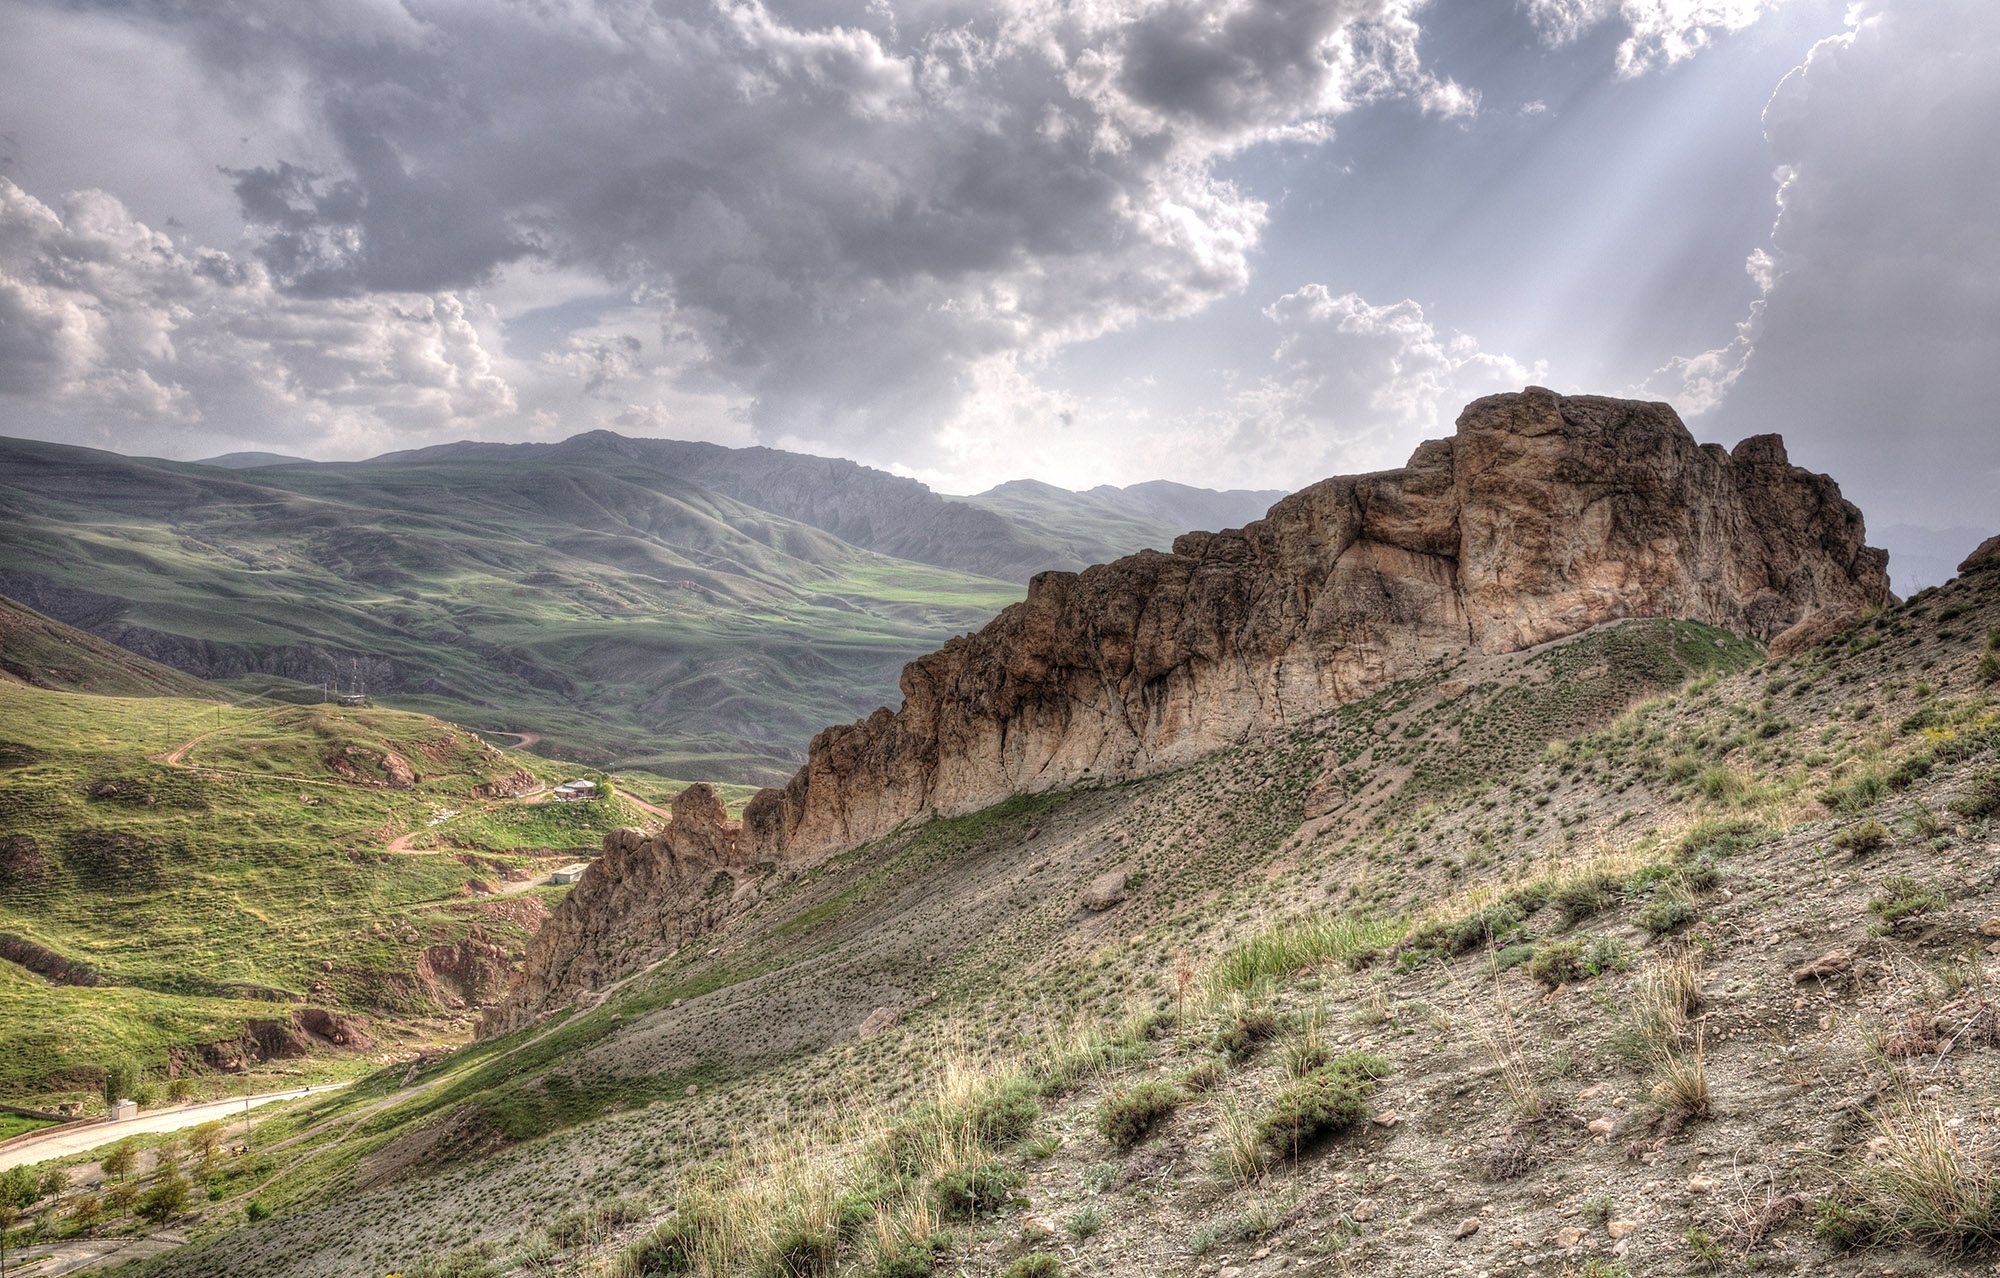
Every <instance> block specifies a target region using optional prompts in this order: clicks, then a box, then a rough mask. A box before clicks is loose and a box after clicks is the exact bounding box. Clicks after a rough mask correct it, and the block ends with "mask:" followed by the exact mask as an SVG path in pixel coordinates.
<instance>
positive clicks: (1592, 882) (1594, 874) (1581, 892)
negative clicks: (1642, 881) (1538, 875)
mask: <svg viewBox="0 0 2000 1278" xmlns="http://www.w3.org/2000/svg"><path fill="white" fill-rule="evenodd" d="M1618 886H1619V882H1618V876H1617V875H1615V874H1612V873H1609V872H1608V871H1604V870H1594V871H1591V872H1589V873H1585V874H1577V875H1572V876H1570V877H1569V878H1566V879H1564V880H1562V881H1561V882H1559V883H1557V884H1556V885H1555V887H1553V888H1552V889H1550V891H1549V904H1550V905H1551V906H1553V907H1554V908H1555V909H1557V910H1560V911H1561V912H1562V916H1563V926H1565V927H1575V926H1576V925H1577V924H1578V923H1581V922H1583V921H1584V920H1585V919H1587V918H1590V917H1591V916H1592V915H1594V914H1598V913H1601V912H1602V911H1604V910H1606V909H1608V908H1609V907H1610V905H1611V903H1612V902H1613V901H1615V900H1617V899H1618V897H1617V890H1618Z"/></svg>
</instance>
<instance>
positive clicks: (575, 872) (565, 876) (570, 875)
mask: <svg viewBox="0 0 2000 1278" xmlns="http://www.w3.org/2000/svg"><path fill="white" fill-rule="evenodd" d="M584 865H585V863H584V862H582V861H577V862H575V863H574V864H571V865H565V866H563V867H562V868H560V869H556V870H551V871H549V882H551V883H574V882H576V881H577V880H578V879H580V878H582V877H583V868H584Z"/></svg>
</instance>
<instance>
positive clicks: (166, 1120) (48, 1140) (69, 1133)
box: [0, 1083, 347, 1171]
mask: <svg viewBox="0 0 2000 1278" xmlns="http://www.w3.org/2000/svg"><path fill="white" fill-rule="evenodd" d="M346 1086H347V1084H346V1083H324V1084H321V1085H320V1086H317V1087H292V1088H287V1089H286V1090H284V1091H281V1092H262V1093H260V1094H258V1095H255V1096H252V1097H250V1098H248V1100H247V1101H246V1100H245V1099H244V1098H243V1097H240V1096H239V1097H237V1098H236V1099H234V1100H224V1101H204V1102H202V1103H201V1104H199V1105H182V1106H179V1107H178V1108H175V1109H161V1110H154V1111H153V1112H152V1113H150V1114H141V1115H139V1116H138V1117H137V1118H128V1119H126V1120H124V1121H123V1122H117V1123H64V1124H63V1125H62V1126H60V1127H53V1128H50V1129H49V1130H48V1131H47V1132H44V1133H42V1134H41V1135H39V1136H38V1137H36V1138H35V1139H34V1140H26V1141H22V1142H21V1143H20V1144H18V1145H13V1146H10V1147H8V1148H7V1149H4V1150H0V1171H6V1170H7V1169H8V1168H10V1167H18V1166H22V1165H24V1164H27V1163H40V1162H46V1161H47V1160H49V1159H51V1158H67V1157H69V1156H70V1155H71V1154H81V1153H83V1152H84V1151H85V1150H87V1149H96V1148H97V1147H98V1146H99V1145H108V1144H110V1143H111V1142H112V1141H115V1140H121V1139H123V1138H124V1137H127V1136H136V1135H139V1134H141V1133H152V1132H174V1131H179V1130H180V1129H181V1128H183V1127H193V1126H194V1125H195V1124H197V1123H206V1122H209V1121H210V1120H212V1119H218V1118H219V1119H223V1120H227V1119H230V1118H234V1117H236V1116H237V1115H238V1114H241V1113H242V1112H243V1111H244V1109H245V1107H246V1106H257V1105H263V1104H266V1103H268V1102H270V1101H279V1100H296V1099H297V1098H299V1097H301V1096H313V1095H317V1094H318V1093H320V1092H330V1091H333V1090H335V1089H336V1088H341V1087H346Z"/></svg>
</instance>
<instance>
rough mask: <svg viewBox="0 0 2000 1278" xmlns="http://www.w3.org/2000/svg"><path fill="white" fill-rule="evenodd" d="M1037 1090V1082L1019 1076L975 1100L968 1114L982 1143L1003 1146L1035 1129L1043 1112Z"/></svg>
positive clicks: (994, 1147) (973, 1130)
mask: <svg viewBox="0 0 2000 1278" xmlns="http://www.w3.org/2000/svg"><path fill="white" fill-rule="evenodd" d="M1035 1091H1036V1087H1035V1084H1033V1083H1031V1082H1029V1081H1028V1080H1027V1079H1025V1078H1015V1079H1010V1080H1009V1081H1008V1082H1007V1083H1005V1084H1003V1085H1002V1086H1000V1087H998V1088H996V1089H995V1090H994V1091H992V1092H991V1093H989V1094H987V1095H986V1096H983V1097H981V1098H980V1099H979V1100H977V1101H975V1102H974V1103H973V1105H972V1112H971V1113H970V1114H969V1115H968V1118H969V1119H970V1121H971V1124H972V1132H973V1134H974V1135H975V1136H977V1137H978V1138H979V1140H980V1143H982V1144H984V1145H986V1146H988V1147H989V1148H992V1149H1002V1148H1005V1147H1006V1146H1008V1145H1011V1144H1013V1143H1014V1142H1015V1141H1017V1140H1020V1139H1021V1138H1022V1137H1024V1136H1026V1135H1027V1134H1028V1133H1029V1132H1030V1131H1032V1130H1034V1126H1035V1120H1036V1119H1038V1118H1040V1117H1041V1116H1042V1107H1041V1104H1040V1102H1038V1101H1037V1100H1036V1099H1035Z"/></svg>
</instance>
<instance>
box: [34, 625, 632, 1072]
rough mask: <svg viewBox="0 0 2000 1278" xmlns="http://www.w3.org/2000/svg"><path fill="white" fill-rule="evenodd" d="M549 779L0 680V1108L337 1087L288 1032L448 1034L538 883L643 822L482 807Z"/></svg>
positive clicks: (432, 752)
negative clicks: (192, 1083) (310, 1013)
mask: <svg viewBox="0 0 2000 1278" xmlns="http://www.w3.org/2000/svg"><path fill="white" fill-rule="evenodd" d="M48 624H49V625H50V626H51V627H53V628H55V629H57V630H58V631H60V629H62V628H60V627H54V623H48ZM59 639H60V635H59V634H58V640H59ZM189 682H191V681H189ZM573 774H574V770H573V769H570V770H565V769H562V768H559V767H558V766H557V765H554V764H551V763H549V762H548V761H547V760H543V759H539V758H536V757H534V756H532V755H527V754H523V753H519V752H504V753H503V752H502V751H499V750H496V749H494V748H493V747H492V746H490V745H488V744H486V743H485V742H483V741H481V740H480V739H479V738H478V737H476V736H474V735H472V734H471V733H468V732H466V731H464V730H463V729H460V728H457V727H455V726H453V725H451V724H448V723H443V722H440V721H438V720H436V719H431V718H428V717H425V716H422V715H414V714H408V713H403V712H400V711H394V710H379V709H344V708H339V707H332V706H290V705H283V704H278V705H265V706H261V707H254V708H249V707H236V706H230V705H225V704H221V703H218V702H215V701H204V700H191V699H187V698H182V697H172V696H149V697H108V696H89V695H81V694H77V693H71V692H61V691H50V690H46V689H41V688H32V687H25V686H22V685H20V684H16V683H11V682H0V958H4V959H5V960H7V961H4V962H0V1025H4V1027H5V1030H4V1034H0V1099H4V1100H8V1101H14V1102H21V1101H28V1100H36V1101H45V1100H49V1099H59V1098H72V1099H73V1098H79V1097H82V1096H84V1095H87V1094H88V1093H89V1092H90V1090H91V1089H92V1087H94V1085H95V1078H96V1071H97V1070H98V1068H99V1067H100V1066H101V1065H102V1064H103V1063H104V1061H105V1060H106V1059H107V1058H108V1057H111V1056H120V1055H122V1056H128V1057H131V1058H133V1059H134V1060H135V1061H136V1062H137V1063H139V1064H140V1065H142V1066H143V1067H144V1068H145V1069H146V1070H147V1071H148V1072H149V1073H150V1074H152V1075H153V1076H154V1077H155V1078H161V1077H164V1076H165V1074H166V1073H167V1072H168V1071H169V1068H170V1066H171V1068H172V1069H173V1070H175V1071H176V1072H178V1073H180V1074H183V1075H187V1076H190V1077H192V1078H194V1079H196V1080H198V1081H199V1080H213V1079H215V1078H217V1073H216V1071H217V1070H218V1069H219V1068H221V1067H223V1066H225V1065H227V1064H229V1063H231V1062H234V1061H241V1060H243V1059H244V1058H245V1057H246V1056H247V1057H248V1058H249V1059H251V1060H252V1061H253V1062H257V1061H261V1065H260V1068H261V1069H263V1070H266V1071H269V1070H281V1071H282V1070H284V1069H292V1070H294V1071H296V1070H297V1069H298V1068H305V1067H310V1068H321V1069H323V1068H338V1067H339V1066H338V1062H339V1061H340V1060H342V1059H348V1057H345V1056H343V1054H342V1053H341V1052H339V1051H335V1050H334V1047H335V1045H334V1044H333V1043H332V1042H331V1041H330V1040H329V1039H328V1036H327V1035H326V1034H323V1033H322V1034H315V1033H312V1032H307V1030H304V1029H301V1028H300V1027H299V1026H298V1025H296V1024H294V1023H293V1021H294V1019H295V1017H296V1016H298V1015H301V1014H303V1013H304V1011H305V1010H306V1009H309V1008H310V1009H323V1010H325V1011H328V1012H330V1013H332V1014H334V1015H335V1016H337V1017H340V1018H348V1019H351V1018H352V1017H353V1016H354V1015H356V1014H361V1015H362V1016H363V1017H364V1020H362V1021H359V1022H354V1025H355V1026H356V1027H364V1026H365V1027H366V1028H365V1029H364V1030H363V1033H364V1034H365V1036H366V1037H367V1038H370V1039H373V1040H375V1041H376V1043H377V1044H378V1045H379V1046H381V1047H385V1048H399V1047H400V1048H409V1047H414V1046H424V1045H428V1044H431V1043H435V1042H437V1041H440V1040H441V1039H450V1038H453V1037H457V1036H460V1035H462V1034H463V1033H464V1032H465V1029H466V1025H465V1022H464V1018H465V1016H466V1014H467V1010H466V1009H467V1008H468V1007H469V1006H472V1005H476V1004H477V1003H478V1002H480V1001H482V1000H484V999H486V998H489V997H491V996H492V995H493V994H495V993H496V992H497V991H498V990H499V988H500V987H501V985H502V984H503V982H504V980H505V976H506V969H507V965H508V963H509V962H510V961H511V959H512V956H513V955H515V954H517V953H518V951H519V949H520V947H521V945H522V944H524V943H525V941H526V940H527V938H528V937H529V936H530V935H532V934H533V931H534V929H535V927H536V926H537V925H538V924H539V923H540V921H541V919H542V918H544V917H546V906H545V904H544V902H545V901H553V900H554V899H556V898H558V897H560V895H561V894H562V893H563V892H564V891H566V890H567V889H566V888H551V887H546V886H536V883H537V881H538V880H539V879H540V878H541V877H543V876H545V873H546V871H547V870H548V868H550V866H551V865H552V864H554V863H556V862H557V860H558V859H560V858H563V857H566V856H571V855H574V853H573V851H572V850H573V849H578V848H595V847H596V846H597V845H598V844H599V843H600V842H601V840H602V838H603V835H604V833H605V831H607V830H608V829H610V828H613V827H614V826H618V825H631V824H641V823H643V822H644V821H645V820H646V819H647V814H646V813H644V812H642V811H640V810H638V809H636V808H633V807H631V806H629V805H628V804H626V803H625V802H624V801H623V800H622V799H618V798H614V799H612V800H608V801H601V802H597V803H570V804H557V803H535V802H529V801H514V800H511V799H509V798H507V797H506V796H508V795H510V794H514V793H517V792H521V791H532V790H535V789H537V788H538V787H540V786H543V785H546V784H548V783H549V782H552V781H555V780H560V779H564V778H566V777H568V776H570V775H573ZM346 1023H347V1020H346V1019H343V1020H342V1021H339V1022H332V1021H325V1020H309V1021H308V1025H309V1026H315V1027H317V1028H318V1029H320V1030H325V1029H327V1028H328V1027H329V1026H331V1025H336V1024H346ZM273 1025H276V1026H278V1027H279V1028H278V1029H277V1030H272V1029H270V1028H269V1027H270V1026H273ZM260 1026H262V1027H264V1028H263V1029H261V1030H260V1028H259V1027H260ZM343 1032H344V1031H343ZM260 1033H261V1035H262V1037H261V1038H260ZM295 1050H304V1051H306V1052H307V1055H308V1057H311V1058H319V1057H326V1058H327V1061H326V1062H322V1063H321V1064H320V1065H317V1066H314V1065H311V1062H310V1061H309V1060H308V1061H292V1060H288V1059H287V1058H288V1057H289V1056H290V1055H291V1054H292V1053H293V1052H294V1051H295ZM349 1068H351V1063H350V1065H349ZM234 1086H237V1087H238V1088H240V1083H239V1084H236V1085H234Z"/></svg>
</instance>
